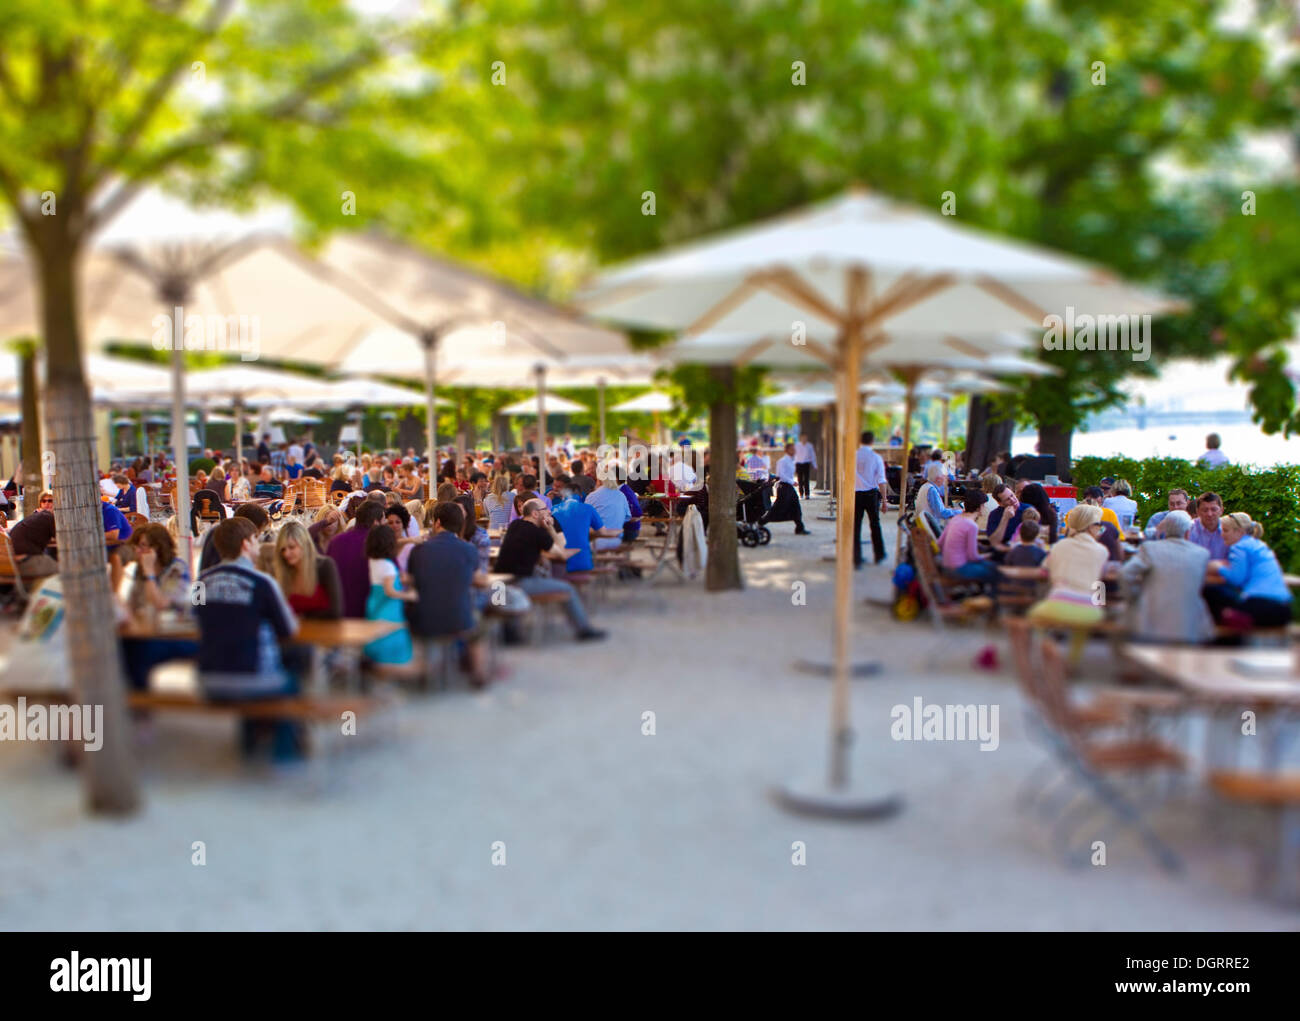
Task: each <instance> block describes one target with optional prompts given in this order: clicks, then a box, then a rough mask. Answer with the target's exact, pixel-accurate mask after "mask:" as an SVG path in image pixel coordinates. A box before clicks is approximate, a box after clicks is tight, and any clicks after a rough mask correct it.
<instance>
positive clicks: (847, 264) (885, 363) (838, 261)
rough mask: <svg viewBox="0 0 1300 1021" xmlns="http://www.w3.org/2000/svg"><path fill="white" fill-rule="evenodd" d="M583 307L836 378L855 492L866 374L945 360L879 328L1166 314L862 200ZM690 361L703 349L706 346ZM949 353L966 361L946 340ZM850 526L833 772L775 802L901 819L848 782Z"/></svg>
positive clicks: (1054, 264) (640, 264)
mask: <svg viewBox="0 0 1300 1021" xmlns="http://www.w3.org/2000/svg"><path fill="white" fill-rule="evenodd" d="M581 307H582V308H584V309H585V310H586V311H587V312H589V313H590V314H592V315H596V316H600V317H603V318H607V319H610V320H611V321H616V322H619V323H623V324H628V325H636V326H641V327H649V328H656V329H671V330H679V331H684V332H685V333H687V334H688V335H699V334H703V333H705V332H706V331H714V332H717V333H721V334H731V335H732V336H733V337H734V336H740V337H742V338H745V337H747V338H750V340H751V344H752V347H753V351H752V353H751V352H750V351H748V350H745V351H742V355H743V356H744V357H742V358H741V359H740V361H739V362H738V364H743V363H745V362H753V361H756V360H757V361H760V362H764V361H766V359H767V358H768V357H769V356H770V354H771V351H772V343H773V340H774V339H775V338H777V337H781V338H782V341H781V347H782V348H784V349H790V348H799V349H800V353H801V354H806V355H811V356H813V357H814V358H816V359H820V360H821V362H822V364H823V365H824V366H827V367H830V368H832V369H833V370H834V371H835V373H836V382H837V384H838V386H839V401H838V406H839V414H840V429H839V431H840V436H841V440H842V442H841V446H842V448H843V449H842V451H841V465H840V471H841V480H842V481H841V488H842V490H843V491H852V490H853V488H854V476H855V460H856V457H855V452H856V451H855V448H856V444H855V443H854V442H853V441H854V439H855V437H856V436H857V435H858V431H859V424H860V420H859V407H858V385H859V382H860V379H861V374H862V370H863V367H864V365H869V364H875V365H879V366H881V367H890V368H893V369H895V370H898V371H900V372H901V373H902V374H903V375H904V376H905V377H910V378H905V381H906V382H908V383H909V385H914V384H915V382H916V376H915V375H914V374H913V373H916V374H919V370H918V369H917V368H916V367H917V366H921V365H925V364H929V365H931V366H933V365H935V364H936V362H928V363H927V362H925V361H923V360H921V355H920V350H919V347H918V346H916V345H913V346H912V347H910V348H909V349H907V350H903V351H899V352H898V359H894V358H887V357H882V353H883V352H884V351H885V350H886V349H887V348H888V346H889V344H890V338H889V335H888V334H887V333H886V332H885V331H886V330H890V331H894V333H895V334H897V335H899V336H903V337H907V336H913V337H915V336H922V337H923V336H927V335H930V336H937V337H943V336H945V335H946V334H948V333H950V332H954V324H957V323H960V324H962V329H963V331H970V332H969V335H968V334H966V333H963V336H962V337H961V340H962V341H964V342H966V343H967V344H968V348H969V349H968V350H967V351H966V352H965V354H966V356H967V357H975V356H987V355H989V354H991V353H998V352H999V351H1000V350H1002V346H1001V344H1000V343H999V341H998V334H997V332H996V331H1004V330H1023V329H1027V328H1031V327H1032V328H1038V329H1042V328H1043V327H1045V326H1046V325H1047V316H1048V312H1049V310H1059V311H1065V310H1066V309H1067V308H1069V309H1070V310H1072V312H1073V313H1074V314H1078V313H1086V314H1093V315H1095V314H1098V313H1101V314H1107V315H1113V314H1117V313H1120V312H1124V313H1152V314H1154V313H1158V312H1161V311H1164V310H1165V309H1167V308H1168V307H1169V303H1168V302H1167V301H1166V300H1165V299H1164V298H1163V297H1162V296H1160V295H1153V294H1149V293H1146V292H1142V291H1139V290H1137V289H1135V288H1132V287H1130V286H1128V285H1126V284H1124V283H1123V282H1122V281H1120V280H1118V279H1117V278H1116V277H1115V276H1114V275H1113V274H1110V273H1107V272H1105V271H1103V270H1102V269H1101V268H1100V267H1097V266H1092V265H1089V264H1087V263H1084V262H1082V261H1080V260H1077V259H1073V258H1066V257H1063V256H1060V255H1058V254H1057V253H1054V252H1050V251H1047V250H1045V249H1041V248H1037V247H1034V246H1030V245H1026V244H1024V243H1022V242H1019V241H1014V240H1011V239H1008V238H1001V237H997V236H994V235H991V234H985V233H983V232H981V231H976V230H972V229H971V228H969V227H965V226H963V225H961V224H960V223H959V222H957V221H955V220H954V219H953V218H951V217H943V216H938V215H935V214H933V213H931V212H929V211H926V210H922V209H918V208H913V207H908V206H905V205H902V204H900V203H896V202H891V201H889V200H887V199H884V198H881V197H878V196H873V195H867V194H863V193H860V192H853V193H850V194H848V195H844V196H841V197H839V198H836V199H833V200H830V201H828V202H825V203H822V204H820V205H817V206H814V207H812V208H810V209H807V210H801V211H798V212H795V213H793V214H790V215H787V216H783V217H778V218H776V219H774V220H770V221H767V222H765V223H761V224H758V225H755V226H753V227H748V228H742V229H740V230H736V231H732V232H729V233H727V234H723V235H721V236H719V237H716V238H710V239H706V240H703V241H696V242H693V243H690V244H686V245H683V246H680V247H679V248H677V249H673V250H670V251H668V252H666V253H662V254H656V255H652V256H648V257H646V258H643V259H638V260H634V261H633V262H631V263H628V264H626V265H624V266H622V267H618V268H615V269H613V270H611V271H608V272H606V273H604V274H602V275H601V277H600V278H599V279H598V280H596V281H595V282H594V283H593V284H592V285H591V286H590V287H589V289H588V290H587V291H586V292H585V293H584V294H583V296H582V299H581ZM755 337H757V338H762V339H761V340H759V341H753V340H752V338H755ZM678 347H679V349H681V350H679V351H678V353H677V356H678V357H679V358H682V359H686V358H689V357H690V356H691V354H692V351H691V348H690V344H689V342H686V343H683V344H681V345H678ZM704 347H705V351H704V352H703V353H705V354H707V353H708V352H707V345H705V346H704ZM694 353H695V354H697V355H698V354H700V353H701V352H700V351H699V350H698V346H697V348H696V350H695V352H694ZM948 353H949V354H954V355H956V354H961V353H962V352H961V350H960V349H959V348H955V347H953V346H952V345H950V350H949V352H948ZM760 356H761V357H760ZM902 359H906V360H902ZM701 360H703V359H701ZM909 424H910V423H909ZM904 492H905V489H904ZM852 529H853V520H852V508H851V506H850V505H849V502H848V501H846V500H841V501H840V503H839V519H838V528H837V534H838V545H839V549H840V551H841V555H840V556H839V557H838V558H837V562H836V591H835V606H836V612H835V628H834V688H833V694H832V700H831V753H830V756H829V770H828V772H827V775H826V776H825V778H824V779H823V781H822V782H817V781H813V782H812V783H811V784H808V785H802V784H799V785H787V786H785V787H783V788H782V789H781V791H780V792H779V793H780V797H781V799H782V801H783V803H784V804H785V805H787V806H788V807H790V808H792V809H795V810H801V811H816V812H821V813H831V814H835V815H840V816H845V815H851V816H855V817H860V818H861V817H871V816H877V815H881V814H885V813H888V812H892V811H893V810H895V809H896V808H897V807H898V806H899V804H900V800H899V798H898V797H897V796H896V795H894V794H892V793H888V792H876V791H861V790H855V789H854V788H853V786H852V784H851V782H850V774H849V758H848V746H849V742H850V741H851V739H852V729H851V726H850V720H849V716H850V713H849V707H850V704H849V683H848V682H849V623H850V621H849V612H850V608H851V605H852V601H853V579H852V564H851V563H849V558H848V557H846V556H844V555H843V552H844V551H845V550H847V549H848V548H849V545H850V543H851V541H852Z"/></svg>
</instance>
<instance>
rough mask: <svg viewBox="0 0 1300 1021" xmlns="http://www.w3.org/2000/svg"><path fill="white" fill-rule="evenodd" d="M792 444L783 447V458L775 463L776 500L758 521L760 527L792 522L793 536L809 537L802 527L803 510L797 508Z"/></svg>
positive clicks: (797, 499)
mask: <svg viewBox="0 0 1300 1021" xmlns="http://www.w3.org/2000/svg"><path fill="white" fill-rule="evenodd" d="M794 467H795V464H794V444H793V443H787V444H786V445H785V456H784V457H782V458H781V459H780V460H779V461H777V462H776V480H777V481H776V500H775V501H774V502H773V504H772V509H771V510H769V511H768V512H767V513H766V514H764V515H763V516H762V518H760V519H759V522H758V523H759V524H760V525H766V524H767V523H768V522H769V521H793V522H794V534H795V535H811V534H812V533H811V532H809V531H808V529H806V528H804V526H803V510H802V508H800V506H799V493H798V492H797V491H796V490H795V488H794V478H795V471H794Z"/></svg>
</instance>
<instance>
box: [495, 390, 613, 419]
mask: <svg viewBox="0 0 1300 1021" xmlns="http://www.w3.org/2000/svg"><path fill="white" fill-rule="evenodd" d="M590 410H591V409H590V408H588V407H586V406H584V405H582V404H579V403H578V402H577V401H571V400H568V399H566V398H564V397H561V396H559V395H558V394H547V395H546V397H545V398H541V397H525V398H524V399H523V400H522V401H515V402H514V403H513V404H507V405H506V406H505V407H504V408H498V409H497V414H498V415H542V414H547V415H580V414H583V413H584V412H587V411H590Z"/></svg>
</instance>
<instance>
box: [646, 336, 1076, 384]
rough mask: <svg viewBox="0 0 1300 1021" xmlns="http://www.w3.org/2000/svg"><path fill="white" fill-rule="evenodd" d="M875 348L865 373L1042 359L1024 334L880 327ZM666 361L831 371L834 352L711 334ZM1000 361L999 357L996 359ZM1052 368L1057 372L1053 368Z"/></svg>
mask: <svg viewBox="0 0 1300 1021" xmlns="http://www.w3.org/2000/svg"><path fill="white" fill-rule="evenodd" d="M872 343H873V346H872V349H871V351H870V352H864V353H863V355H862V357H861V358H860V359H859V361H858V368H859V373H860V374H861V373H866V372H870V371H872V370H876V371H888V370H889V369H890V368H891V367H892V366H895V365H933V366H938V367H946V368H965V369H973V370H980V369H984V368H995V367H997V366H999V365H1000V366H1002V367H1003V371H1004V372H1005V374H1008V375H1010V374H1012V373H1011V372H1010V371H1007V370H1009V369H1010V368H1011V367H1014V368H1015V370H1016V371H1018V372H1024V373H1025V374H1029V373H1030V372H1033V371H1035V370H1034V367H1035V366H1038V365H1040V364H1041V363H1039V362H1036V361H1034V360H1033V359H1030V358H1026V357H1023V355H1024V354H1025V353H1027V352H1028V350H1029V344H1030V343H1031V341H1030V338H1029V336H1028V335H1027V334H1026V333H1024V332H1019V333H1016V332H1011V331H995V332H990V333H986V334H974V333H961V334H958V333H933V332H931V333H905V332H899V331H894V330H878V331H877V332H876V333H875V335H874V337H873V342H872ZM662 355H663V357H664V358H665V359H667V360H670V361H674V362H699V363H702V364H707V365H736V366H741V365H763V366H766V367H768V368H772V369H805V370H815V371H820V372H821V373H826V372H827V371H828V370H829V368H830V367H831V365H832V363H833V358H832V351H831V349H830V348H829V347H828V346H827V345H825V344H820V343H816V342H812V341H806V342H805V343H802V344H801V343H796V342H795V341H794V340H792V339H791V337H790V335H789V333H788V332H785V333H776V334H773V333H768V334H764V335H761V336H757V337H756V336H754V335H752V334H748V335H739V334H735V333H720V332H709V333H705V334H700V335H696V336H686V337H682V338H681V339H680V340H678V341H677V342H676V343H674V344H671V345H669V346H668V347H666V348H663V349H662ZM994 359H996V361H994ZM1047 371H1049V372H1050V371H1052V370H1051V369H1050V368H1048V370H1047Z"/></svg>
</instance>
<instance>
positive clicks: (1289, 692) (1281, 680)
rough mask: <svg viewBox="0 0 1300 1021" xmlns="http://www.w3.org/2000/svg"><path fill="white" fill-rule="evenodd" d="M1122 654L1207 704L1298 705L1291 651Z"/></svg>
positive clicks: (1147, 648)
mask: <svg viewBox="0 0 1300 1021" xmlns="http://www.w3.org/2000/svg"><path fill="white" fill-rule="evenodd" d="M1120 653H1121V655H1123V656H1124V657H1126V658H1127V659H1129V660H1130V661H1131V662H1132V663H1133V664H1134V665H1136V666H1139V667H1141V668H1142V669H1144V670H1146V671H1148V672H1149V673H1152V674H1154V675H1156V676H1157V677H1160V678H1161V679H1162V680H1165V681H1168V682H1170V683H1171V684H1176V685H1177V686H1178V687H1180V688H1182V689H1183V690H1185V691H1186V692H1187V693H1188V694H1190V695H1192V696H1193V697H1195V698H1197V699H1198V700H1201V701H1206V702H1229V703H1232V704H1235V705H1241V704H1247V705H1267V706H1273V705H1294V706H1300V674H1297V673H1296V671H1295V656H1294V654H1293V653H1292V652H1291V650H1290V649H1289V648H1284V649H1256V648H1245V647H1241V646H1234V647H1228V648H1213V647H1206V646H1204V645H1143V644H1140V643H1137V642H1130V643H1127V644H1125V645H1123V646H1121V647H1120Z"/></svg>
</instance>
